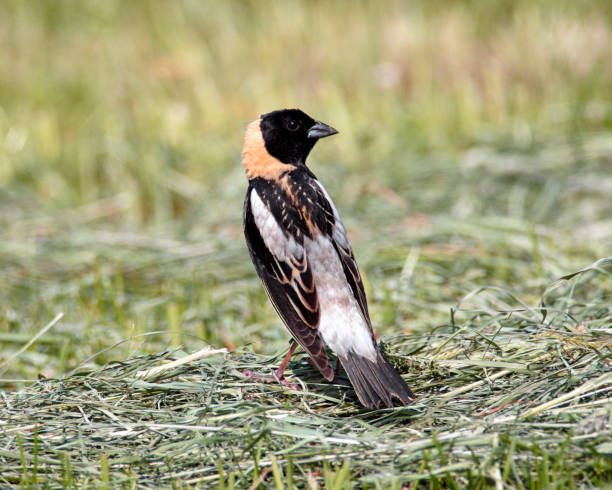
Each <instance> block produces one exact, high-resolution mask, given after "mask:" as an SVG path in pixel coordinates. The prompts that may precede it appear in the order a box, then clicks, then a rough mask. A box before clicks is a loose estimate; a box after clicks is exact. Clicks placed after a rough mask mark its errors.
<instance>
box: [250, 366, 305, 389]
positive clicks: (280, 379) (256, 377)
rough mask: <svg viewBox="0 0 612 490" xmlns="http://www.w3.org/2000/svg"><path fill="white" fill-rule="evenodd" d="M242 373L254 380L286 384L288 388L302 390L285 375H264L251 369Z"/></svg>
mask: <svg viewBox="0 0 612 490" xmlns="http://www.w3.org/2000/svg"><path fill="white" fill-rule="evenodd" d="M242 374H244V375H245V376H248V377H249V378H251V379H252V380H253V381H257V382H259V383H267V384H272V383H280V384H282V385H283V386H286V387H287V388H290V389H292V390H297V391H300V387H299V386H298V385H296V384H295V383H292V382H291V381H289V380H288V379H286V378H284V377H283V376H262V375H260V374H257V373H255V372H253V371H251V370H250V369H245V370H244V371H242Z"/></svg>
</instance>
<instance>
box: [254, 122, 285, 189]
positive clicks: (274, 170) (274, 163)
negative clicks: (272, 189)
mask: <svg viewBox="0 0 612 490" xmlns="http://www.w3.org/2000/svg"><path fill="white" fill-rule="evenodd" d="M260 125H261V119H257V120H255V121H253V122H252V123H250V124H249V125H248V126H247V130H246V133H245V135H244V145H243V147H242V165H243V166H244V171H245V172H246V175H247V178H248V179H249V180H250V179H255V178H257V177H260V178H263V179H268V180H276V179H278V178H279V177H280V176H281V174H282V173H283V172H287V171H290V170H294V169H295V168H296V167H295V166H294V165H290V164H286V163H283V162H281V161H280V160H279V159H278V158H274V157H273V156H272V155H270V154H269V153H268V150H266V144H265V143H264V140H263V136H262V134H261V127H260Z"/></svg>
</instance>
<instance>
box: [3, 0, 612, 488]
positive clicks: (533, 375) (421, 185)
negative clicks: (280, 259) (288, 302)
mask: <svg viewBox="0 0 612 490" xmlns="http://www.w3.org/2000/svg"><path fill="white" fill-rule="evenodd" d="M0 41H1V43H2V46H3V48H2V49H1V50H0V230H1V231H0V281H1V282H0V486H2V485H8V484H20V483H21V485H22V486H25V487H35V486H36V485H37V484H40V485H42V486H45V485H48V486H49V487H51V488H55V487H62V486H64V487H73V486H83V487H88V486H100V487H104V486H106V487H109V488H111V487H112V488H114V487H117V486H122V487H130V488H132V487H150V488H158V487H160V486H162V487H178V488H189V487H192V486H196V487H208V486H210V485H215V486H219V487H220V488H232V486H236V487H237V488H249V487H250V486H252V485H253V486H254V487H253V488H255V487H256V486H258V485H262V486H263V487H273V488H283V487H284V488H291V486H292V485H295V486H297V487H298V488H304V487H305V488H316V487H317V486H319V487H321V488H346V487H354V488H361V487H368V488H369V487H371V488H402V486H407V487H409V488H411V487H415V486H419V485H423V486H427V485H429V486H431V487H433V488H446V487H449V488H455V487H456V488H463V487H466V486H470V487H473V488H488V487H495V488H502V487H504V486H506V487H510V488H576V487H581V486H584V487H593V486H603V485H605V484H606V482H611V481H612V460H611V459H610V458H611V455H612V447H611V446H610V443H609V441H610V439H611V436H612V430H611V426H610V418H611V416H612V414H611V408H610V400H611V399H610V396H611V395H610V391H611V386H612V379H611V378H610V376H612V374H610V373H612V287H611V286H612V274H611V272H610V271H611V268H610V263H609V261H608V262H607V261H600V262H597V263H596V261H598V260H600V259H603V258H605V257H609V256H612V252H611V250H612V199H611V198H610V196H611V195H612V90H610V87H612V64H610V62H609V60H610V59H612V8H611V7H610V5H609V3H608V2H605V1H599V2H570V1H554V2H553V1H547V0H542V1H540V2H536V3H534V2H528V1H526V0H520V1H515V2H510V1H501V2H500V1H492V0H491V1H489V0H485V1H480V2H475V1H474V2H472V1H466V2H441V1H433V2H431V1H430V2H410V3H408V2H391V1H388V2H382V3H381V2H362V3H359V4H358V5H357V4H355V3H352V2H348V1H339V2H333V3H332V2H319V1H313V0H310V1H303V2H298V1H287V2H274V3H273V2H257V1H250V2H247V1H244V2H239V1H228V2H196V1H182V2H155V1H136V2H129V3H127V2H119V1H105V2H95V1H80V2H75V1H59V0H58V1H54V2H36V3H33V2H20V1H17V0H15V1H12V0H7V1H5V2H2V3H0ZM282 107H300V108H302V109H304V110H305V111H306V112H308V113H310V114H311V115H313V116H314V117H316V118H318V119H320V120H322V121H324V122H327V123H329V124H331V125H333V126H334V127H336V128H337V129H338V130H339V131H340V134H339V135H338V136H335V137H334V138H330V139H329V140H324V141H322V142H321V143H320V144H319V145H318V146H317V148H316V149H315V150H314V152H313V154H312V156H311V158H310V167H311V168H312V170H313V171H314V172H315V173H316V174H317V175H318V177H319V178H320V179H321V180H322V181H323V182H324V183H325V185H326V187H327V188H328V190H329V192H330V194H331V195H332V196H333V197H334V200H335V202H336V204H337V206H338V207H339V209H340V211H341V213H342V215H343V218H344V222H345V225H346V227H347V229H348V231H349V235H350V238H351V240H352V242H353V246H354V249H355V255H356V257H357V259H358V262H359V264H360V266H361V269H362V271H363V273H364V275H365V279H366V289H367V292H368V297H369V300H370V310H371V314H372V317H373V321H374V324H375V327H376V330H377V332H378V333H379V334H380V335H381V340H382V342H383V344H384V346H385V348H386V349H387V352H388V353H389V355H390V357H391V358H392V360H393V362H394V363H395V364H396V366H397V367H398V369H399V370H400V371H401V373H402V374H403V375H404V376H405V378H406V379H407V380H408V381H409V384H410V385H411V387H412V388H414V390H415V392H416V394H417V395H418V397H419V398H418V401H417V403H416V404H415V405H414V406H411V407H407V408H397V409H395V410H381V411H375V412H365V411H363V410H361V409H360V408H359V406H358V405H357V403H356V399H355V397H354V396H353V394H352V392H351V390H350V389H348V388H346V387H344V386H342V382H343V380H344V381H346V379H345V378H341V379H340V381H339V383H338V384H327V383H323V382H322V379H321V378H320V377H318V376H317V375H316V372H314V371H313V370H312V369H311V368H310V367H309V365H308V364H307V362H306V360H305V359H304V358H303V357H301V358H300V357H299V356H298V357H297V358H296V360H295V361H294V362H292V363H291V364H290V366H289V371H288V372H289V375H290V376H292V377H293V378H294V379H295V380H296V383H298V385H299V386H300V387H301V390H300V391H292V390H288V389H287V388H284V387H280V386H272V385H271V386H262V385H259V384H256V383H253V382H251V381H248V380H246V379H245V378H244V377H243V376H242V375H241V371H243V370H244V369H254V368H258V369H260V370H262V371H266V370H269V369H270V368H271V367H273V366H275V365H276V364H277V363H278V362H279V358H280V356H281V355H282V354H283V353H284V352H286V350H287V348H288V334H287V332H286V330H285V329H284V328H283V327H282V326H281V325H280V323H279V320H278V319H277V317H276V315H275V313H274V311H273V309H272V308H271V307H270V306H269V304H268V302H267V299H266V297H265V294H264V292H263V289H262V288H261V286H260V284H259V280H258V279H257V277H256V275H255V272H254V270H253V268H252V266H251V264H250V260H249V258H248V253H247V251H246V248H245V245H244V242H243V238H242V230H241V211H242V199H243V196H244V192H245V190H246V179H245V177H244V175H243V171H242V167H241V164H240V150H241V144H242V136H243V132H244V128H245V126H246V124H247V123H248V122H249V121H251V120H253V119H255V118H256V117H257V116H258V115H259V114H260V113H263V112H268V111H270V110H273V109H277V108H282ZM593 263H596V265H595V266H594V267H592V268H591V269H589V270H588V271H586V272H584V273H581V274H578V275H577V276H574V277H571V278H568V279H567V280H563V281H560V282H555V281H557V279H559V278H561V277H563V276H566V275H567V274H571V273H573V272H575V271H578V270H581V269H583V268H588V267H589V266H590V265H591V264H593ZM208 346H210V347H211V348H212V349H214V350H215V352H214V353H212V354H206V353H205V351H202V349H204V348H206V347H208ZM219 349H226V350H227V352H217V351H218V350H219ZM194 352H200V355H199V356H195V357H194V358H189V357H186V355H187V354H189V353H194ZM169 360H176V361H178V363H177V364H166V363H167V361H169ZM160 366H165V369H162V370H161V371H158V372H150V370H151V369H153V368H155V367H160ZM245 427H246V428H245ZM291 475H292V476H291ZM291 481H293V483H290V482H291Z"/></svg>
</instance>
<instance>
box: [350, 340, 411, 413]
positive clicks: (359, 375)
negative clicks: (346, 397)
mask: <svg viewBox="0 0 612 490" xmlns="http://www.w3.org/2000/svg"><path fill="white" fill-rule="evenodd" d="M376 356H377V357H376V360H375V361H370V360H369V359H367V358H365V357H361V356H359V355H357V354H355V353H353V352H351V353H349V354H348V356H346V357H344V356H338V357H339V358H340V362H341V363H342V367H344V370H345V371H346V374H347V375H348V377H349V380H350V381H351V384H352V385H353V388H355V392H356V393H357V397H358V398H359V401H360V402H361V403H362V405H363V406H364V407H368V408H378V407H379V406H380V404H381V403H382V404H383V405H384V406H386V407H392V406H393V398H396V399H397V400H399V401H400V402H401V403H402V404H403V405H407V404H408V403H410V402H412V401H413V400H414V399H415V396H414V394H413V393H412V391H410V388H408V385H407V384H406V382H405V381H404V380H403V379H402V377H401V376H400V375H399V373H398V372H397V371H396V370H395V369H394V368H393V366H391V365H390V364H389V363H388V362H387V360H386V359H385V358H384V357H383V356H382V354H381V353H380V352H378V349H377V354H376Z"/></svg>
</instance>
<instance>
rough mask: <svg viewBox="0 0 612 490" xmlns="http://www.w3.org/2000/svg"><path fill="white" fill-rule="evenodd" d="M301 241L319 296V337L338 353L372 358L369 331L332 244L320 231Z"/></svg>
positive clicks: (372, 342)
mask: <svg viewBox="0 0 612 490" xmlns="http://www.w3.org/2000/svg"><path fill="white" fill-rule="evenodd" d="M304 245H305V248H306V255H307V256H308V260H309V262H310V267H311V268H312V275H313V277H314V280H315V285H316V286H317V293H318V296H319V307H320V311H321V319H320V321H319V332H320V334H321V337H323V340H324V341H325V343H326V344H327V345H329V347H331V348H332V349H333V350H334V351H335V352H336V353H338V354H340V355H341V356H346V355H347V354H348V353H349V352H355V353H356V354H358V355H360V356H363V357H367V358H368V359H370V360H371V361H376V348H375V347H374V341H373V340H372V334H371V333H370V329H369V327H368V325H367V324H366V322H365V320H364V319H363V316H362V314H361V309H360V308H359V305H358V304H357V300H355V297H354V296H353V291H352V290H351V287H350V285H349V283H348V281H347V280H346V276H345V275H344V269H343V267H342V263H341V262H340V258H339V257H338V253H337V252H336V249H335V248H334V245H333V244H332V242H331V241H330V240H329V238H327V237H326V236H325V235H323V234H319V235H317V237H316V238H315V239H314V240H310V239H309V238H306V239H305V243H304Z"/></svg>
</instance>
